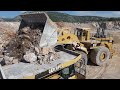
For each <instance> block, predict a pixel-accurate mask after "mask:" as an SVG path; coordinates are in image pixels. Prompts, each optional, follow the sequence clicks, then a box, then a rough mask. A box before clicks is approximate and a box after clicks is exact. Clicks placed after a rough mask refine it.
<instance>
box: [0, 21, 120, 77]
mask: <svg viewBox="0 0 120 90" xmlns="http://www.w3.org/2000/svg"><path fill="white" fill-rule="evenodd" d="M112 23H113V22H112ZM19 24H20V23H19V22H0V50H2V49H3V47H4V46H6V45H7V44H8V42H10V41H11V40H12V39H13V38H14V37H15V35H16V32H17V30H18V28H19ZM57 24H58V23H57ZM95 24H96V22H94V24H93V23H84V24H76V23H64V22H59V25H58V27H71V28H74V27H90V28H91V30H94V31H95V30H96V26H95ZM111 27H116V26H114V25H113V26H111ZM109 28H110V27H109ZM107 32H109V33H110V34H111V35H112V36H113V38H114V45H113V48H114V50H115V52H116V54H115V55H114V56H113V58H112V59H111V60H110V62H109V63H108V64H107V65H104V66H101V67H100V66H95V65H94V64H91V63H90V64H88V65H87V79H119V78H120V37H119V36H120V30H119V29H115V28H111V29H110V30H107ZM1 57H2V56H0V60H1ZM6 58H7V57H6ZM15 60H16V59H15ZM15 62H17V61H14V63H15ZM7 63H8V62H7Z"/></svg>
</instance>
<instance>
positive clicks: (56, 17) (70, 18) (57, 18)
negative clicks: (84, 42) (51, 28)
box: [1, 12, 120, 23]
mask: <svg viewBox="0 0 120 90" xmlns="http://www.w3.org/2000/svg"><path fill="white" fill-rule="evenodd" d="M47 14H48V15H49V17H50V18H51V19H52V20H53V21H54V22H71V23H75V22H80V23H85V22H96V21H99V22H101V21H120V18H106V17H99V16H74V15H69V14H65V13H60V12H47ZM1 19H3V20H4V21H20V20H21V18H20V17H19V16H16V17H14V18H1Z"/></svg>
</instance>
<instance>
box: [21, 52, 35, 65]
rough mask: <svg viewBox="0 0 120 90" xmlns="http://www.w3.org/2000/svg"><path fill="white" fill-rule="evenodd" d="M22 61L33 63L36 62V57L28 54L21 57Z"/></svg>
mask: <svg viewBox="0 0 120 90" xmlns="http://www.w3.org/2000/svg"><path fill="white" fill-rule="evenodd" d="M23 58H24V60H25V61H26V62H29V63H33V62H35V61H36V60H37V56H36V55H35V54H34V53H29V54H26V55H24V56H23Z"/></svg>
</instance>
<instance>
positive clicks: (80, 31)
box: [75, 28, 90, 41]
mask: <svg viewBox="0 0 120 90" xmlns="http://www.w3.org/2000/svg"><path fill="white" fill-rule="evenodd" d="M75 35H76V36H77V37H78V39H79V40H80V41H87V40H90V31H89V28H76V30H75Z"/></svg>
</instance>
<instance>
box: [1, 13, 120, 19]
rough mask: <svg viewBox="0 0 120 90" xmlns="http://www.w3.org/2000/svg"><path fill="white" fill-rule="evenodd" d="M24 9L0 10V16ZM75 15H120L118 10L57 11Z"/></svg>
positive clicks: (6, 15)
mask: <svg viewBox="0 0 120 90" xmlns="http://www.w3.org/2000/svg"><path fill="white" fill-rule="evenodd" d="M22 12H24V11H0V17H9V18H12V17H15V16H17V15H20V14H21V13H22ZM59 12H63V13H68V14H71V15H77V16H85V15H87V16H103V17H120V11H59Z"/></svg>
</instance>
